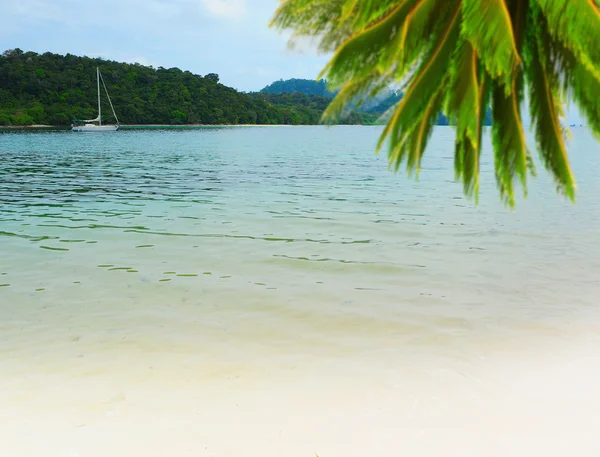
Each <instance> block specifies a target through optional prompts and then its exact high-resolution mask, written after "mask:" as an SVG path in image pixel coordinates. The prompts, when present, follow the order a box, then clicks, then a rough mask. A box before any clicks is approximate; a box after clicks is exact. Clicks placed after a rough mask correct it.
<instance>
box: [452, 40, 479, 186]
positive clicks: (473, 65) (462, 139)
mask: <svg viewBox="0 0 600 457" xmlns="http://www.w3.org/2000/svg"><path fill="white" fill-rule="evenodd" d="M478 64H479V62H478V59H477V53H476V52H475V49H474V48H473V46H472V45H471V43H470V42H469V41H467V40H465V39H461V40H460V44H459V45H458V49H457V53H456V56H455V58H454V59H453V65H452V67H451V71H450V75H451V76H450V78H451V79H450V81H451V82H450V89H451V90H450V91H449V95H448V99H447V102H446V110H445V111H446V114H447V115H448V116H449V117H450V118H451V119H452V120H453V121H454V123H455V124H456V144H455V150H454V170H455V176H456V179H457V180H458V179H462V181H463V186H464V190H465V193H466V194H467V195H473V194H475V195H477V191H478V188H479V184H478V176H479V150H480V145H479V142H480V126H481V115H480V114H481V110H482V106H481V104H480V103H481V101H482V100H481V99H482V95H483V94H482V92H481V90H480V88H479V80H478V74H477V68H478Z"/></svg>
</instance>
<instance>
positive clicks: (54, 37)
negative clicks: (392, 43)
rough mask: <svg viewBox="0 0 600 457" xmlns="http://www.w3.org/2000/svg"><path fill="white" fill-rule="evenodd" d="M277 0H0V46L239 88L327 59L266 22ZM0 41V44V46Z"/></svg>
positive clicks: (307, 71) (298, 73) (312, 69)
mask: <svg viewBox="0 0 600 457" xmlns="http://www.w3.org/2000/svg"><path fill="white" fill-rule="evenodd" d="M277 5H278V1H277V0H103V1H87V0H2V8H1V9H2V12H1V15H0V43H1V45H0V46H1V47H2V48H3V49H11V48H16V47H18V48H21V49H23V50H24V51H36V52H40V53H41V52H46V51H51V52H55V53H59V54H66V53H67V52H70V53H71V54H75V55H87V56H90V57H103V58H107V59H111V60H117V61H127V62H139V63H141V64H145V65H153V66H155V67H158V66H163V67H166V68H169V67H179V68H181V69H183V70H190V71H192V72H194V73H198V74H201V75H204V74H206V73H218V74H219V76H220V77H221V82H223V83H224V84H227V85H229V86H232V87H235V88H237V89H240V90H244V91H251V90H259V89H261V88H262V87H264V86H265V85H267V84H269V83H271V82H272V81H274V80H277V79H280V78H283V79H287V78H293V77H297V78H315V77H316V76H317V75H318V73H319V71H320V69H321V68H323V66H324V64H325V63H326V61H327V59H326V57H325V56H319V55H318V54H317V53H316V52H315V51H314V50H312V49H310V48H308V47H307V48H306V49H304V50H298V49H296V50H294V51H291V50H289V49H288V47H287V37H286V36H284V35H281V34H279V33H278V32H276V31H275V30H273V29H269V28H268V23H269V21H270V19H271V17H272V15H273V12H274V11H275V9H276V7H277ZM3 49H2V50H3Z"/></svg>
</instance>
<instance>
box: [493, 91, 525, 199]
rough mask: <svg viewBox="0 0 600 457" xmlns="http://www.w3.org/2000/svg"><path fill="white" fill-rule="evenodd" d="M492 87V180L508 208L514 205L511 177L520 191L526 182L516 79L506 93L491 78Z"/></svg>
mask: <svg viewBox="0 0 600 457" xmlns="http://www.w3.org/2000/svg"><path fill="white" fill-rule="evenodd" d="M492 86H493V88H492V111H493V117H494V123H493V125H492V141H493V143H494V165H495V170H496V182H497V184H498V190H499V191H500V197H501V198H502V199H503V200H504V202H505V203H506V204H508V205H509V206H511V207H512V206H514V205H515V192H514V186H513V181H514V178H515V177H518V178H520V180H521V184H522V186H523V189H524V190H525V189H526V184H527V160H528V159H527V157H528V152H527V145H526V142H525V134H524V132H523V124H522V121H521V115H520V107H519V98H520V96H519V94H518V85H517V82H516V79H515V80H514V81H513V85H512V90H511V93H510V95H506V91H505V89H504V87H503V86H502V85H500V84H499V83H498V82H497V81H493V83H492ZM496 120H501V121H500V122H496Z"/></svg>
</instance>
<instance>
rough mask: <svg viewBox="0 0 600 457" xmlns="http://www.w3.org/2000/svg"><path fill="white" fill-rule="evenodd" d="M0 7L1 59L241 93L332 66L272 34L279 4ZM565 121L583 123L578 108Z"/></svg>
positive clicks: (7, 0)
mask: <svg viewBox="0 0 600 457" xmlns="http://www.w3.org/2000/svg"><path fill="white" fill-rule="evenodd" d="M0 1H1V2H2V8H1V10H2V12H1V14H0V52H1V51H3V50H5V49H13V48H21V49H22V50H24V51H35V52H38V53H43V52H46V51H50V52H54V53H57V54H66V53H71V54H74V55H79V56H83V55H85V56H89V57H102V58H105V59H109V60H116V61H119V62H138V63H140V64H143V65H152V66H154V67H160V66H162V67H165V68H171V67H178V68H181V69H182V70H189V71H191V72H192V73H196V74H200V75H205V74H207V73H217V74H218V75H219V76H220V80H221V82H222V83H223V84H225V85H227V86H231V87H234V88H236V89H238V90H241V91H257V90H260V89H262V88H263V87H265V86H266V85H268V84H270V83H272V82H273V81H276V80H278V79H289V78H308V79H313V78H316V77H317V76H318V74H319V72H320V70H321V69H322V68H323V67H324V66H325V64H326V63H327V60H328V58H327V57H328V56H324V55H319V54H318V53H317V52H316V50H315V49H314V46H311V45H309V44H307V43H304V44H301V45H300V46H296V47H295V48H294V49H293V50H291V49H290V48H289V47H288V45H287V43H288V35H285V34H281V33H279V32H277V31H276V30H274V29H271V28H269V26H268V24H269V21H270V20H271V18H272V16H273V13H274V12H275V9H276V8H277V6H278V4H279V2H278V0H102V1H100V2H99V1H90V0H88V1H86V0H0ZM526 117H527V116H526ZM566 118H567V122H574V123H577V124H579V123H581V122H583V121H582V118H581V116H580V115H579V112H578V110H577V109H576V108H575V107H574V106H572V105H571V106H569V107H567V109H566ZM526 123H527V124H528V123H529V119H526Z"/></svg>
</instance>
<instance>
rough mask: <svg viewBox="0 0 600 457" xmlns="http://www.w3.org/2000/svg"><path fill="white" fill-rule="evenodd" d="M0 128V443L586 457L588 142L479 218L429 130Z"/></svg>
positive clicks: (597, 263)
mask: <svg viewBox="0 0 600 457" xmlns="http://www.w3.org/2000/svg"><path fill="white" fill-rule="evenodd" d="M379 132H380V129H379V128H372V127H335V128H325V127H296V128H291V127H290V128H284V127H282V128H222V129H190V130H185V129H184V130H152V131H122V132H118V133H116V134H108V135H77V134H72V133H71V132H31V133H30V132H25V133H19V132H11V133H4V134H1V133H0V155H1V157H2V165H1V166H0V249H1V258H0V341H1V344H0V420H1V423H2V424H3V427H2V428H1V429H0V451H2V452H0V454H1V455H10V456H74V455H78V456H94V457H95V456H106V455H111V456H138V455H139V456H144V457H148V456H157V457H158V456H164V455H194V456H196V455H206V456H209V455H212V456H255V455H261V456H264V455H286V456H310V455H314V453H315V452H316V453H318V454H319V456H320V457H328V456H344V457H353V456H357V457H358V456H361V457H364V456H366V455H369V456H374V455H377V456H379V455H381V456H388V455H411V456H435V455H444V456H454V455H456V456H481V455H486V456H506V455H511V456H521V455H522V456H528V457H530V456H533V455H545V456H554V455H556V456H559V455H560V456H563V455H578V456H582V455H584V456H587V455H589V456H592V455H594V456H596V455H600V440H599V439H598V438H597V437H596V435H597V424H598V423H600V387H599V386H600V371H599V368H598V363H597V362H598V354H599V353H600V352H599V351H600V338H599V335H600V334H599V330H600V311H599V309H598V296H599V293H600V282H599V280H598V278H600V244H599V243H598V240H600V200H599V198H598V197H599V196H600V182H599V181H598V180H597V175H598V172H599V171H600V154H599V152H600V147H599V146H598V144H597V143H595V142H594V140H593V139H592V138H591V136H590V135H589V134H587V133H586V132H585V131H584V130H582V129H576V130H575V131H574V138H573V140H572V142H571V144H570V152H571V156H572V161H573V168H574V171H575V174H576V177H577V180H578V184H579V188H578V200H577V204H576V205H572V204H571V203H568V202H565V201H564V200H562V199H560V198H557V196H556V192H555V186H554V185H553V184H552V181H551V179H550V178H549V177H548V176H547V175H546V173H545V172H544V171H543V170H542V169H541V166H540V167H538V168H539V169H538V173H539V176H538V177H537V178H536V179H535V180H533V181H531V182H530V185H529V192H530V195H529V197H528V199H527V200H525V201H522V200H521V201H519V203H518V206H517V209H516V210H515V211H513V212H511V211H509V210H507V209H506V208H504V207H503V206H502V204H501V203H500V202H499V201H498V196H497V191H496V188H495V183H494V180H493V170H492V168H491V167H492V163H493V162H492V160H493V159H492V157H491V149H490V146H489V144H487V145H486V149H485V156H484V158H483V160H482V184H481V186H482V191H481V199H480V202H479V205H478V206H475V205H474V204H473V202H472V201H470V200H466V199H465V198H463V195H462V189H461V186H460V185H459V184H456V183H454V181H453V171H452V170H453V168H452V147H451V145H452V141H453V136H452V130H450V129H448V128H438V129H437V130H436V131H435V132H434V136H433V138H432V140H431V147H430V148H429V150H428V152H427V157H426V160H425V161H424V164H423V171H422V173H421V176H420V178H419V182H415V181H414V180H409V179H406V177H405V176H404V174H403V173H400V174H399V175H394V174H393V173H391V172H389V171H388V170H387V168H386V162H385V159H384V158H383V157H379V158H376V157H374V155H373V148H374V144H375V142H376V139H377V137H378V134H379Z"/></svg>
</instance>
